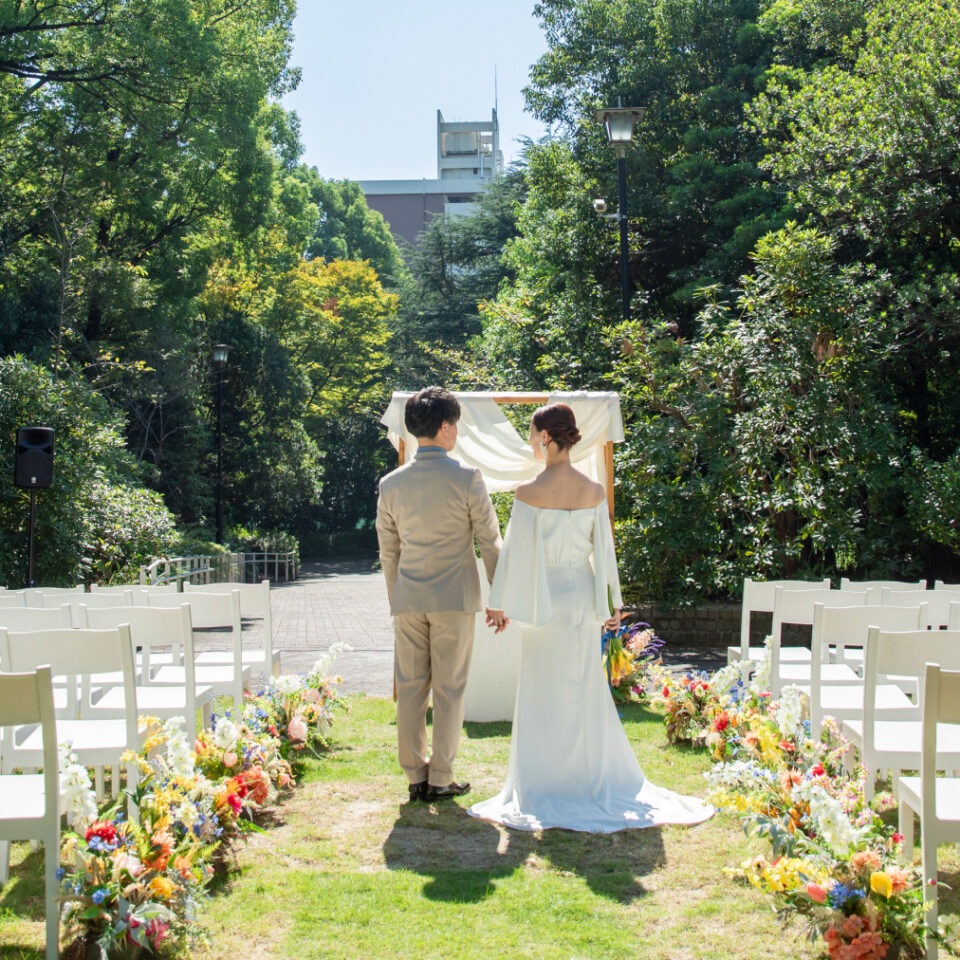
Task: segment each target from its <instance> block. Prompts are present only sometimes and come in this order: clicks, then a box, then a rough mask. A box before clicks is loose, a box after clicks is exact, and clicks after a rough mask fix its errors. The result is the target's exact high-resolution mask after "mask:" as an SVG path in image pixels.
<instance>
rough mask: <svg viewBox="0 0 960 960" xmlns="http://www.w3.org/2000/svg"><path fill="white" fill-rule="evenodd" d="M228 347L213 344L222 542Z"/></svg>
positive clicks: (219, 540) (219, 535) (220, 533)
mask: <svg viewBox="0 0 960 960" xmlns="http://www.w3.org/2000/svg"><path fill="white" fill-rule="evenodd" d="M229 355H230V347H229V346H227V344H225V343H215V344H214V345H213V362H214V364H215V365H216V367H217V543H223V374H224V371H225V370H226V367H227V357H228V356H229Z"/></svg>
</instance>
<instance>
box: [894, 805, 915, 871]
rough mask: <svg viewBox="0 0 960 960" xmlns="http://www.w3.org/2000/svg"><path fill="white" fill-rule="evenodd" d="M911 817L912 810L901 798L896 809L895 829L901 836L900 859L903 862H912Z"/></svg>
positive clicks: (912, 814)
mask: <svg viewBox="0 0 960 960" xmlns="http://www.w3.org/2000/svg"><path fill="white" fill-rule="evenodd" d="M913 818H914V812H913V810H912V809H911V808H910V807H908V806H907V805H906V804H905V803H904V802H903V801H902V800H901V801H900V806H899V808H898V809H897V830H898V831H899V832H900V834H901V835H902V836H903V852H902V853H901V855H900V859H901V860H902V861H903V862H904V863H912V862H913Z"/></svg>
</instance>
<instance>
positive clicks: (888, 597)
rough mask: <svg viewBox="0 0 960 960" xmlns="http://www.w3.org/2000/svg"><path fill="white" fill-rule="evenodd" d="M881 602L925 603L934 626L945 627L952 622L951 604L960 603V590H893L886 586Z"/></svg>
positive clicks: (900, 605)
mask: <svg viewBox="0 0 960 960" xmlns="http://www.w3.org/2000/svg"><path fill="white" fill-rule="evenodd" d="M880 602H881V603H882V604H884V605H887V604H890V605H891V606H895V607H910V606H913V605H915V604H921V603H925V604H926V605H927V609H928V610H929V617H928V619H929V623H930V625H931V626H932V627H935V628H936V627H945V626H947V625H948V624H949V622H950V604H951V603H960V591H954V590H891V589H890V588H889V587H884V588H883V590H882V591H881V600H880Z"/></svg>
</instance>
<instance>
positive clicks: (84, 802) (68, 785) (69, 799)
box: [59, 740, 97, 823]
mask: <svg viewBox="0 0 960 960" xmlns="http://www.w3.org/2000/svg"><path fill="white" fill-rule="evenodd" d="M72 746H73V743H72V742H71V741H69V740H67V741H66V742H64V743H61V744H60V745H59V753H60V795H61V797H62V798H63V801H62V802H63V807H64V809H65V812H67V813H70V814H72V815H73V817H74V819H75V820H77V821H79V822H80V823H86V822H87V821H90V820H93V819H94V818H95V817H96V815H97V798H96V794H95V793H94V792H93V784H92V783H91V782H90V774H89V773H87V768H86V767H83V766H81V765H80V764H79V763H78V762H77V757H76V754H74V752H73V750H72V749H71V747H72Z"/></svg>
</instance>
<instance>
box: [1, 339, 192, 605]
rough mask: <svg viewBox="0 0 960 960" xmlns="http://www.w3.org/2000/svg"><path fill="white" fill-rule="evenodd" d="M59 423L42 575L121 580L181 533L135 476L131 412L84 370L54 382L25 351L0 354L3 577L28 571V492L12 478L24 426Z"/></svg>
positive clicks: (39, 557) (65, 580) (18, 580)
mask: <svg viewBox="0 0 960 960" xmlns="http://www.w3.org/2000/svg"><path fill="white" fill-rule="evenodd" d="M30 425H38V426H47V427H52V428H53V430H54V438H55V439H54V467H53V486H52V487H51V488H50V489H49V490H41V491H39V492H38V493H37V517H36V529H35V533H36V581H37V583H38V584H44V585H49V586H52V585H56V584H69V583H72V582H75V581H76V580H78V579H80V578H86V579H96V580H110V579H117V578H121V577H123V576H124V574H125V573H128V572H129V570H130V569H131V568H132V567H134V566H135V565H137V564H138V563H140V562H141V559H142V558H144V557H146V556H147V555H148V554H150V553H162V552H164V550H166V549H167V548H168V546H170V545H171V544H172V543H173V542H175V537H176V531H175V529H174V520H173V516H172V514H171V513H170V511H169V510H167V508H166V507H165V506H164V505H163V502H162V500H161V498H160V497H159V495H157V494H155V493H152V492H150V491H148V490H145V489H143V488H141V487H140V486H138V485H137V483H136V474H135V469H134V462H133V460H132V459H131V457H130V456H129V455H128V454H127V453H126V451H125V450H124V441H123V420H122V418H121V417H120V416H118V415H117V414H116V413H115V412H113V411H112V410H111V409H110V407H109V405H108V404H107V402H106V400H105V399H104V398H103V397H102V396H100V395H98V394H97V393H96V392H94V390H93V389H92V388H91V387H90V386H89V385H88V384H87V383H86V381H84V380H83V379H82V378H81V377H70V378H68V379H61V380H59V381H55V380H54V379H53V376H52V375H51V374H50V373H48V372H47V371H46V370H44V369H42V368H41V367H39V366H37V365H35V364H33V363H30V362H29V361H27V360H26V359H24V357H22V356H19V355H18V356H13V357H4V358H2V359H0V437H2V438H3V443H2V448H0V475H2V476H3V477H6V478H8V479H7V481H6V482H5V483H3V484H2V485H0V582H3V583H5V584H7V585H8V586H11V587H13V586H19V585H21V584H22V583H24V582H25V581H26V577H27V549H28V545H27V525H28V515H29V502H30V495H29V493H28V492H27V491H24V490H18V489H16V488H15V487H14V486H13V483H12V482H11V481H12V477H13V468H14V459H15V442H16V432H17V429H18V428H19V427H22V426H30Z"/></svg>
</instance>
